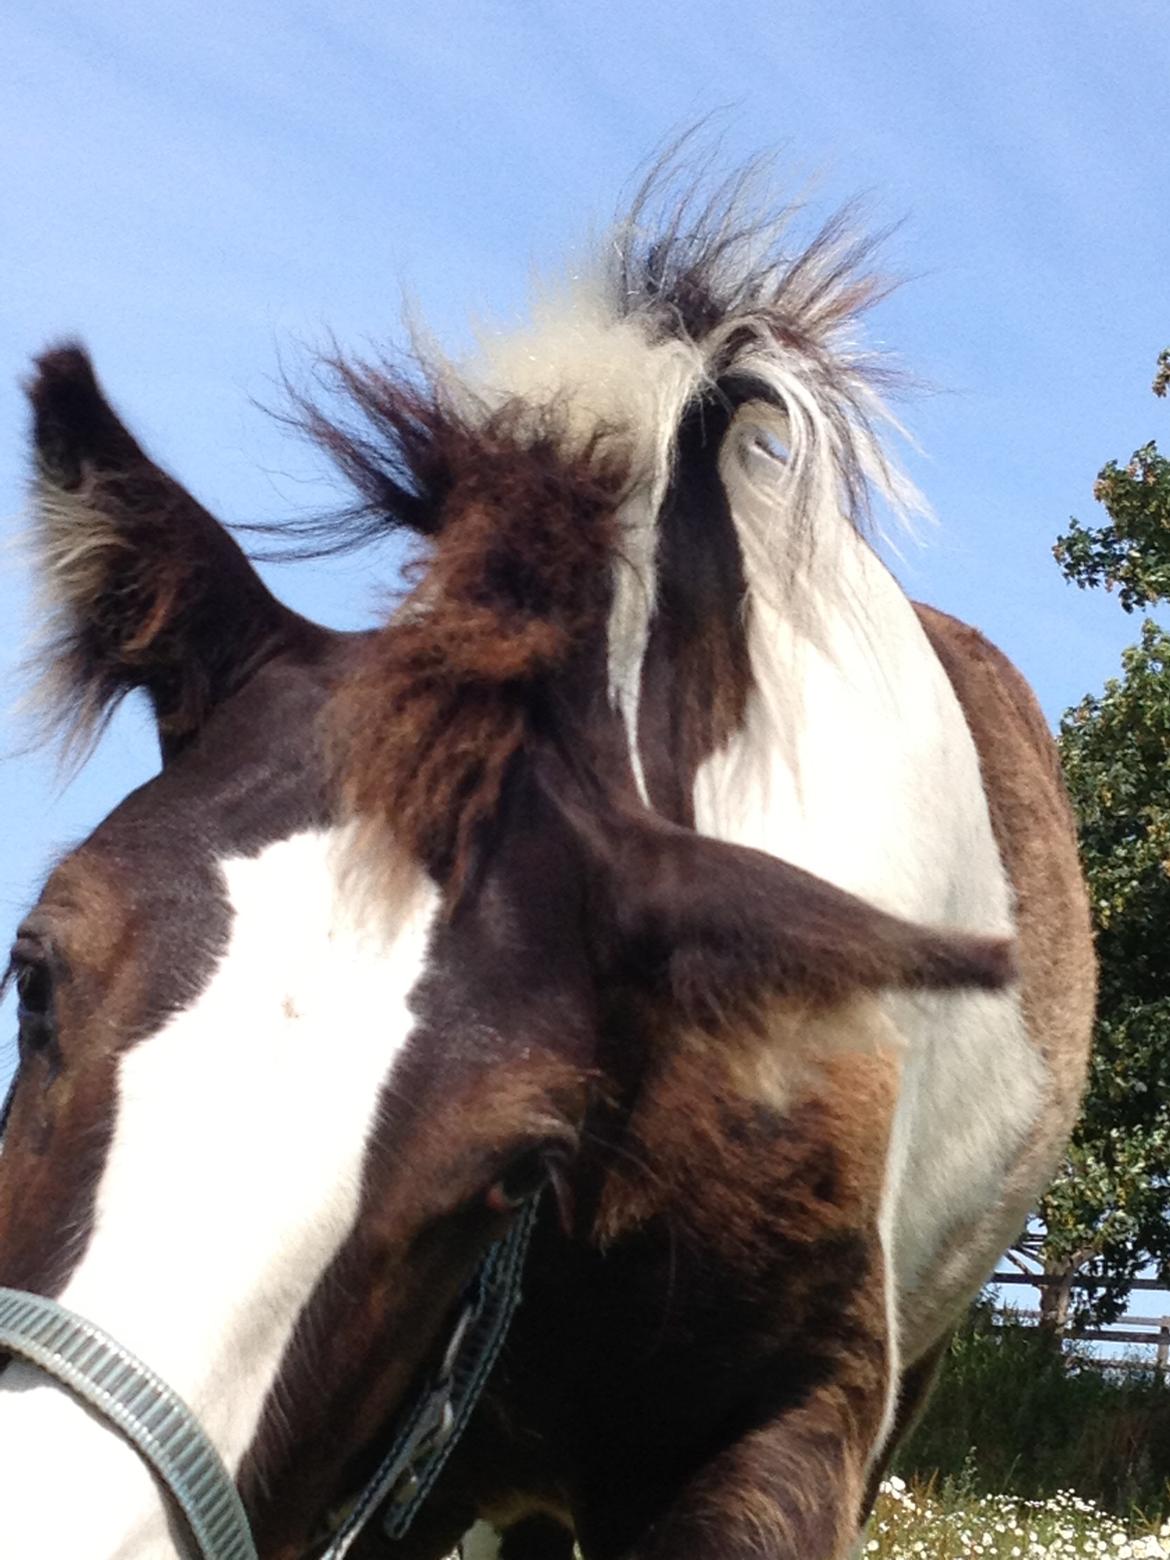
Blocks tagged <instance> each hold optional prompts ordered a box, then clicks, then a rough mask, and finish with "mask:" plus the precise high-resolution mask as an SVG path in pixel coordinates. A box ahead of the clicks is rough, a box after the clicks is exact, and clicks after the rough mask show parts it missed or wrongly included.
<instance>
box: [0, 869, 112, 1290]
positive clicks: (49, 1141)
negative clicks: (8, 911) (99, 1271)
mask: <svg viewBox="0 0 1170 1560" xmlns="http://www.w3.org/2000/svg"><path fill="white" fill-rule="evenodd" d="M20 939H21V942H22V943H24V944H25V945H27V946H32V947H35V948H37V949H38V950H39V951H40V953H41V954H42V955H43V958H44V961H45V968H47V969H48V970H49V971H50V972H51V975H50V979H51V1014H52V1027H51V1039H50V1040H49V1041H48V1043H47V1044H45V1045H43V1046H38V1047H37V1048H36V1049H35V1050H32V1051H30V1050H28V1049H26V1048H24V1047H22V1053H23V1054H22V1057H21V1068H20V1075H19V1077H18V1080H17V1086H16V1089H15V1093H14V1095H13V1099H12V1109H11V1114H10V1116H9V1119H8V1123H7V1130H6V1134H5V1145H4V1156H3V1161H2V1170H0V1283H4V1284H6V1285H8V1286H10V1287H12V1288H16V1289H30V1290H33V1291H34V1292H36V1293H40V1294H56V1293H59V1292H60V1290H61V1289H62V1288H63V1287H64V1285H65V1283H66V1282H67V1280H68V1277H69V1274H70V1272H71V1271H72V1269H73V1267H74V1265H75V1264H76V1262H77V1261H78V1260H79V1258H80V1256H81V1253H82V1250H83V1249H84V1245H85V1242H86V1240H87V1239H88V1235H89V1231H90V1227H91V1224H92V1217H93V1198H94V1194H95V1192H96V1190H97V1183H98V1180H99V1178H100V1176H101V1170H102V1166H103V1164H104V1162H105V1156H106V1152H107V1149H108V1146H109V1142H110V1137H111V1133H112V1130H113V1117H114V1088H115V1078H116V1068H117V1056H118V1051H119V1049H120V1042H121V1040H122V1039H123V1037H124V1035H125V1033H126V1030H127V1027H128V1025H129V1023H130V1022H131V1020H132V1017H133V1015H134V1014H135V1013H136V1010H137V1008H138V1006H139V1002H140V995H141V984H142V978H141V972H140V971H138V970H137V969H136V966H135V962H134V957H133V955H134V943H135V928H134V923H133V916H132V913H131V911H130V908H129V905H128V903H127V895H126V892H125V886H124V885H120V884H119V883H118V881H117V877H116V874H114V873H112V872H111V871H110V870H109V869H108V868H105V867H103V866H102V864H101V863H99V862H98V861H95V860H93V859H92V858H86V857H85V855H84V853H82V854H81V855H78V856H74V857H71V858H70V859H69V860H67V861H66V862H64V863H63V864H62V865H61V866H60V867H58V868H57V870H56V871H55V872H54V873H53V875H52V877H51V878H50V879H49V883H48V885H47V887H46V890H45V893H44V895H43V897H42V899H41V902H40V904H39V905H38V906H37V908H36V909H35V910H34V911H33V912H32V913H31V914H30V915H29V916H27V917H26V918H25V921H24V922H23V923H22V926H21V933H20Z"/></svg>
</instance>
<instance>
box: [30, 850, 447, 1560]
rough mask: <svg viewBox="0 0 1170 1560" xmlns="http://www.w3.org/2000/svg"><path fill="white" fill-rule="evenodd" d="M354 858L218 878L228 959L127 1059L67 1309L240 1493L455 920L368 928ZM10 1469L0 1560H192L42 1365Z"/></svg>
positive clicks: (315, 857)
mask: <svg viewBox="0 0 1170 1560" xmlns="http://www.w3.org/2000/svg"><path fill="white" fill-rule="evenodd" d="M347 848H348V841H347V840H346V838H345V836H343V835H342V834H341V833H340V832H310V833H304V834H299V835H296V836H294V837H293V838H291V839H288V840H282V841H280V842H278V843H276V844H273V845H270V846H269V847H267V848H266V849H265V850H264V851H262V852H261V853H260V854H259V855H258V856H255V857H252V858H248V859H235V860H228V861H225V862H224V863H223V872H224V878H225V880H226V885H227V893H228V898H229V900H230V903H231V905H232V909H233V911H234V916H233V920H232V925H231V931H230V940H229V943H228V947H227V950H226V952H225V953H224V955H223V956H222V958H221V959H220V961H219V963H218V965H217V966H216V968H215V971H214V973H213V975H212V977H211V979H210V981H209V982H208V984H207V986H206V987H205V989H204V990H203V992H202V993H201V994H200V996H199V997H198V998H197V1000H196V1001H195V1002H194V1004H193V1005H192V1006H191V1007H190V1008H187V1009H185V1010H184V1011H182V1012H180V1013H177V1014H176V1015H175V1016H174V1017H173V1018H171V1019H170V1021H169V1022H168V1023H166V1024H165V1025H164V1026H163V1027H162V1028H161V1029H160V1030H158V1031H157V1033H155V1034H154V1035H152V1036H150V1037H149V1038H148V1039H146V1040H143V1041H141V1042H139V1043H138V1044H137V1045H135V1046H133V1047H132V1048H131V1049H130V1050H128V1051H127V1052H126V1053H125V1054H124V1056H123V1058H122V1060H121V1063H120V1068H119V1075H118V1097H117V1114H116V1119H115V1124H114V1134H113V1140H112V1144H111V1148H110V1152H109V1157H108V1159H107V1162H106V1166H105V1169H104V1172H103V1175H102V1179H101V1182H100V1185H99V1187H98V1191H97V1199H96V1206H95V1213H94V1227H93V1234H92V1238H91V1240H90V1243H89V1245H88V1248H87V1250H86V1254H85V1256H84V1258H83V1260H82V1261H81V1263H80V1265H79V1266H78V1267H77V1269H76V1270H75V1272H74V1274H73V1276H72V1278H71V1279H70V1281H69V1284H68V1286H67V1287H66V1289H65V1290H64V1292H63V1293H62V1294H61V1296H60V1299H61V1302H62V1303H63V1304H64V1305H66V1306H69V1307H70V1308H71V1309H73V1310H75V1311H78V1312H80V1313H81V1314H82V1315H84V1316H86V1317H89V1318H90V1319H91V1320H93V1321H94V1322H97V1323H98V1324H99V1325H100V1326H102V1327H103V1328H105V1329H106V1331H107V1332H109V1333H111V1334H112V1335H113V1336H114V1337H115V1338H116V1339H118V1341H119V1342H121V1343H123V1344H124V1345H125V1346H126V1347H127V1348H129V1349H130V1350H132V1351H133V1352H134V1353H135V1354H137V1355H138V1356H139V1358H141V1359H142V1360H144V1361H145V1362H146V1363H147V1364H148V1365H149V1366H150V1367H151V1368H152V1369H153V1370H155V1371H156V1372H157V1373H158V1374H159V1375H161V1376H162V1377H163V1379H164V1380H165V1381H166V1382H168V1384H169V1385H170V1386H171V1387H172V1388H174V1390H175V1391H176V1392H178V1393H179V1395H180V1396H181V1397H182V1398H183V1399H184V1400H185V1401H186V1402H187V1404H188V1405H189V1406H190V1407H191V1408H192V1409H193V1410H194V1412H195V1413H196V1414H197V1416H198V1417H199V1419H200V1421H201V1422H202V1424H203V1427H204V1429H205V1430H206V1431H207V1433H208V1434H209V1435H210V1437H211V1439H212V1440H213V1441H214V1443H215V1445H216V1447H217V1449H218V1450H219V1452H220V1454H221V1456H222V1457H223V1459H224V1461H225V1463H226V1464H227V1467H228V1469H229V1471H230V1472H232V1473H233V1474H234V1473H235V1471H236V1470H237V1468H238V1467H239V1464H240V1461H241V1459H242V1457H243V1455H244V1453H245V1451H246V1450H247V1448H248V1446H249V1444H250V1443H251V1441H252V1439H253V1437H254V1435H255V1433H256V1430H257V1427H258V1424H259V1419H260V1414H261V1410H262V1407H263V1405H264V1402H265V1399H266V1397H267V1394H268V1391H269V1389H270V1388H271V1386H272V1384H273V1382H274V1380H275V1378H276V1375H277V1372H278V1370H279V1367H280V1362H281V1359H282V1357H283V1354H284V1351H285V1348H286V1346H287V1344H288V1342H289V1339H290V1337H291V1335H292V1331H293V1328H294V1326H295V1324H296V1321H297V1318H298V1316H299V1315H300V1313H301V1311H302V1310H303V1309H304V1307H305V1305H306V1303H307V1302H308V1300H309V1298H310V1296H311V1294H312V1293H313V1290H314V1288H315V1286H316V1284H317V1282H318V1280H319V1279H320V1278H321V1276H322V1274H323V1273H324V1272H325V1270H326V1268H327V1267H328V1266H329V1264H330V1262H331V1261H332V1260H333V1258H334V1257H335V1255H336V1254H337V1252H338V1251H339V1249H340V1248H341V1246H342V1244H343V1242H344V1241H345V1239H346V1237H347V1236H348V1235H349V1233H350V1232H351V1230H352V1229H353V1227H354V1223H355V1220H356V1217H357V1213H358V1204H359V1197H360V1193H361V1178H362V1166H363V1160H364V1156H365V1148H366V1143H367V1139H368V1137H369V1134H370V1131H371V1128H372V1126H373V1124H374V1121H375V1116H376V1112H377V1106H378V1099H379V1095H380V1092H381V1090H382V1088H383V1086H384V1084H385V1082H386V1080H387V1077H388V1075H389V1074H390V1071H391V1069H392V1067H393V1063H394V1060H395V1057H396V1056H397V1055H398V1053H399V1052H400V1051H401V1049H402V1047H403V1045H404V1043H405V1041H406V1038H407V1036H408V1034H409V1032H410V1029H411V1026H412V1017H411V1013H410V1010H409V1006H408V997H409V993H410V991H411V990H412V988H413V987H414V986H415V984H416V983H417V981H418V979H419V976H420V974H421V972H422V969H423V965H424V961H425V956H426V948H427V940H428V936H429V932H430V928H431V924H432V922H433V919H434V915H435V910H436V906H437V899H438V896H437V892H436V890H435V889H434V887H433V886H432V885H431V884H430V883H429V882H427V881H426V880H425V879H424V878H422V876H421V875H412V876H411V877H410V879H409V881H408V882H405V883H404V884H403V888H404V892H403V894H402V897H401V900H400V903H399V906H398V913H397V915H396V919H395V920H394V922H393V924H388V923H387V918H386V915H385V914H383V915H382V916H381V917H373V918H371V917H370V916H369V914H368V913H367V912H368V911H369V908H370V904H369V903H366V902H359V901H358V900H356V899H355V897H354V894H353V893H351V892H350V890H351V889H353V888H355V887H356V885H355V884H354V881H353V877H352V875H349V874H347V873H346V872H345V871H344V870H343V863H344V862H345V860H346V852H347ZM372 897H373V896H371V902H372ZM0 1470H2V1478H3V1488H4V1492H5V1493H4V1499H3V1503H2V1506H0V1553H3V1554H5V1555H9V1554H11V1555H27V1556H34V1555H35V1556H45V1557H50V1556H51V1557H54V1560H56V1557H61V1560H64V1557H66V1556H68V1560H174V1556H175V1549H174V1546H173V1544H172V1543H171V1541H170V1538H169V1536H168V1529H167V1525H166V1518H165V1515H164V1511H163V1507H162V1503H161V1501H160V1499H159V1497H158V1494H157V1491H156V1488H155V1485H154V1483H153V1481H152V1479H151V1478H150V1476H149V1475H148V1474H147V1472H146V1471H145V1468H144V1467H143V1465H142V1464H141V1463H140V1462H139V1460H138V1457H137V1455H136V1454H135V1453H134V1452H132V1451H130V1450H129V1449H128V1448H127V1447H126V1446H125V1445H124V1443H123V1442H122V1441H121V1440H120V1439H118V1438H117V1437H116V1436H115V1435H114V1434H113V1433H112V1432H110V1431H108V1430H107V1429H105V1428H104V1426H102V1425H101V1424H100V1423H99V1422H98V1421H97V1420H96V1419H95V1418H93V1417H92V1416H91V1415H90V1414H88V1413H87V1412H86V1411H85V1410H84V1409H82V1408H79V1407H78V1406H77V1405H76V1404H75V1403H74V1402H73V1401H72V1400H71V1399H70V1398H69V1397H68V1396H67V1395H66V1394H65V1393H64V1391H62V1390H61V1389H60V1388H58V1387H56V1386H55V1385H52V1384H50V1383H48V1382H47V1381H46V1380H45V1378H44V1377H42V1376H39V1375H38V1374H37V1373H36V1372H34V1371H32V1370H31V1369H29V1368H28V1367H25V1366H23V1365H13V1366H10V1367H9V1368H8V1370H7V1371H6V1372H5V1373H4V1374H3V1376H2V1377H0Z"/></svg>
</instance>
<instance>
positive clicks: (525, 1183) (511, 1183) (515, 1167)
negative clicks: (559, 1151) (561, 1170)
mask: <svg viewBox="0 0 1170 1560" xmlns="http://www.w3.org/2000/svg"><path fill="white" fill-rule="evenodd" d="M550 1174H551V1167H550V1164H549V1152H548V1149H547V1148H545V1147H543V1146H542V1147H540V1148H529V1149H525V1151H524V1152H523V1153H522V1154H518V1155H517V1156H516V1158H515V1159H513V1160H512V1162H511V1164H510V1165H508V1167H507V1168H506V1169H505V1171H504V1173H503V1174H502V1175H501V1176H500V1177H499V1178H498V1179H497V1180H495V1181H493V1182H492V1184H491V1186H489V1187H488V1190H487V1205H488V1207H489V1208H490V1209H491V1210H492V1212H493V1213H514V1212H515V1211H516V1209H517V1208H520V1207H523V1205H524V1204H525V1203H526V1202H527V1201H528V1200H529V1198H530V1197H535V1196H536V1194H537V1192H539V1191H540V1189H541V1187H542V1186H543V1185H544V1184H545V1182H546V1181H547V1180H548V1178H549V1175H550Z"/></svg>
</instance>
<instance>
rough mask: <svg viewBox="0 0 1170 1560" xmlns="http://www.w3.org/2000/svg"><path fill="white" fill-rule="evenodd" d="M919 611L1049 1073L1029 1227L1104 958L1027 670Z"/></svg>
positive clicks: (1033, 1146) (1025, 1173) (1025, 1200)
mask: <svg viewBox="0 0 1170 1560" xmlns="http://www.w3.org/2000/svg"><path fill="white" fill-rule="evenodd" d="M915 611H916V613H917V614H918V619H919V621H920V623H921V624H922V627H923V629H924V630H925V632H926V636H927V638H928V639H929V641H930V643H931V646H932V647H933V649H934V652H935V654H936V655H937V656H938V658H939V660H940V661H941V663H942V666H943V669H944V671H945V672H946V674H947V676H948V678H949V679H950V682H951V685H952V687H953V688H954V690H955V694H956V696H957V698H958V700H959V703H960V705H961V706H962V709H963V713H964V715H965V716H966V718H967V724H968V726H969V727H970V730H971V735H972V738H973V739H974V742H975V748H976V751H977V752H978V755H979V764H980V768H981V770H982V774H983V783H984V790H985V792H986V795H987V806H988V811H989V813H990V815H991V826H992V830H993V832H994V835H995V840H996V844H997V845H998V846H999V851H1000V855H1001V857H1002V859H1003V864H1004V868H1005V870H1006V872H1007V875H1008V878H1009V880H1010V881H1011V883H1012V886H1013V888H1014V890H1015V895H1016V920H1017V946H1018V961H1019V972H1020V993H1021V1001H1022V1006H1023V1012H1024V1019H1025V1022H1026V1024H1027V1028H1028V1033H1029V1035H1030V1037H1031V1039H1032V1042H1033V1044H1034V1045H1035V1046H1036V1049H1037V1050H1038V1051H1039V1053H1040V1055H1041V1056H1042V1057H1043V1058H1044V1061H1045V1064H1046V1066H1047V1070H1048V1079H1049V1089H1048V1097H1047V1099H1046V1101H1045V1103H1044V1107H1043V1110H1042V1113H1041V1115H1040V1117H1039V1119H1038V1120H1037V1121H1036V1122H1035V1124H1034V1127H1033V1130H1032V1133H1031V1135H1030V1138H1029V1140H1028V1142H1027V1143H1026V1144H1025V1145H1024V1146H1023V1148H1022V1150H1021V1153H1020V1157H1019V1159H1018V1161H1017V1163H1016V1166H1015V1169H1014V1172H1013V1175H1012V1178H1011V1182H1010V1184H1009V1185H1008V1187H1007V1189H1006V1191H1005V1196H1004V1205H1005V1206H1006V1207H1008V1208H1011V1207H1012V1206H1013V1205H1018V1214H1019V1218H1020V1221H1021V1223H1022V1222H1023V1219H1024V1217H1025V1216H1026V1214H1027V1212H1028V1209H1029V1208H1030V1207H1031V1205H1032V1203H1033V1202H1034V1200H1035V1196H1036V1189H1037V1187H1040V1186H1043V1185H1044V1184H1045V1183H1046V1182H1047V1180H1048V1178H1049V1177H1050V1176H1051V1174H1052V1171H1053V1169H1054V1168H1055V1166H1056V1163H1057V1160H1058V1158H1059V1156H1060V1154H1061V1152H1062V1151H1063V1149H1064V1145H1065V1143H1066V1141H1067V1139H1068V1134H1069V1132H1070V1130H1071V1129H1072V1124H1073V1121H1074V1120H1075V1118H1076V1114H1077V1110H1078V1108H1079V1106H1080V1099H1081V1094H1082V1092H1083V1089H1084V1081H1085V1070H1086V1067H1087V1064H1088V1056H1089V1043H1090V1038H1091V1034H1092V1025H1093V1011H1094V1004H1095V1001H1096V959H1095V956H1094V952H1093V936H1092V928H1091V923H1090V918H1089V904H1088V896H1087V893H1086V890H1085V884H1084V878H1083V876H1082V874H1081V868H1080V861H1079V857H1078V854H1077V840H1076V827H1075V823H1074V820H1073V815H1072V809H1071V807H1070V805H1069V800H1068V795H1067V793H1066V791H1065V788H1064V782H1063V779H1062V777H1061V773H1060V761H1059V757H1058V754H1057V751H1056V745H1055V743H1054V742H1053V740H1052V736H1051V733H1050V732H1049V730H1048V726H1047V723H1046V722H1045V720H1044V716H1043V713H1042V712H1041V710H1040V707H1039V705H1038V704H1037V702H1036V699H1035V696H1034V695H1033V694H1032V691H1031V689H1030V688H1029V687H1028V685H1027V683H1026V682H1025V681H1024V679H1023V678H1022V677H1021V676H1020V674H1019V672H1018V671H1017V670H1016V669H1015V667H1014V666H1013V665H1012V664H1011V662H1010V661H1009V660H1008V659H1007V658H1006V656H1004V655H1003V654H1001V652H1000V651H998V650H997V649H996V648H995V646H994V645H992V644H990V643H989V642H988V641H987V640H986V639H985V638H984V637H983V635H982V634H980V633H978V632H977V631H976V630H975V629H973V628H969V627H968V626H967V625H966V624H964V623H960V622H958V621H957V620H956V619H955V618H952V617H948V616H947V615H946V614H945V613H942V612H937V611H935V610H934V609H933V608H931V607H926V606H922V605H919V604H915ZM995 1217H996V1218H999V1219H1002V1211H1001V1210H996V1213H995ZM976 1241H977V1232H971V1231H961V1232H958V1233H957V1234H956V1237H955V1243H956V1244H960V1245H963V1246H966V1245H968V1244H972V1243H973V1242H976ZM975 1249H983V1247H982V1246H980V1245H978V1244H976V1245H975ZM959 1282H960V1283H965V1282H966V1275H965V1274H963V1275H960V1279H959Z"/></svg>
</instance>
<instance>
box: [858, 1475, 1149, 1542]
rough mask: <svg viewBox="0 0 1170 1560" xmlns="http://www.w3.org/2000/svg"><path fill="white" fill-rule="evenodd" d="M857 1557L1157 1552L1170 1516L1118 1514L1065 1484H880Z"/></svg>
mask: <svg viewBox="0 0 1170 1560" xmlns="http://www.w3.org/2000/svg"><path fill="white" fill-rule="evenodd" d="M861 1555H862V1560H870V1557H871V1556H872V1557H873V1560H975V1557H976V1556H980V1557H992V1560H1085V1557H1086V1556H1087V1555H1111V1556H1114V1557H1115V1560H1162V1557H1164V1556H1170V1524H1166V1525H1165V1526H1164V1527H1162V1528H1160V1529H1159V1528H1158V1527H1157V1526H1154V1525H1152V1524H1151V1523H1148V1522H1143V1521H1141V1520H1138V1519H1136V1518H1130V1519H1128V1520H1125V1519H1119V1518H1117V1517H1115V1516H1112V1515H1111V1514H1110V1513H1108V1512H1105V1511H1102V1510H1101V1509H1100V1507H1098V1506H1095V1505H1094V1504H1093V1503H1092V1502H1090V1501H1086V1500H1083V1499H1082V1498H1081V1497H1080V1496H1077V1495H1073V1494H1072V1493H1071V1492H1068V1491H1065V1492H1061V1493H1058V1494H1056V1495H1053V1496H1051V1497H1050V1498H1049V1499H1048V1500H1042V1501H1041V1500H1037V1501H1024V1500H1020V1499H1018V1498H1013V1497H1012V1496H1005V1495H969V1496H959V1495H957V1494H956V1493H955V1492H954V1490H953V1488H952V1489H951V1491H950V1492H949V1493H948V1492H947V1491H943V1490H940V1489H939V1488H937V1487H930V1486H924V1485H910V1486H907V1485H905V1484H903V1482H902V1480H901V1479H898V1478H893V1479H891V1480H889V1481H887V1482H886V1483H885V1484H883V1486H882V1492H881V1495H880V1496H879V1497H878V1503H877V1506H876V1508H875V1510H874V1514H873V1517H872V1519H871V1520H870V1524H869V1527H868V1528H867V1530H866V1535H865V1538H864V1539H863V1541H862V1545H861Z"/></svg>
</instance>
